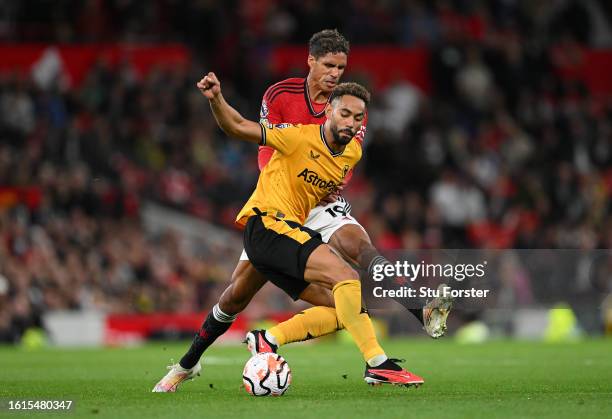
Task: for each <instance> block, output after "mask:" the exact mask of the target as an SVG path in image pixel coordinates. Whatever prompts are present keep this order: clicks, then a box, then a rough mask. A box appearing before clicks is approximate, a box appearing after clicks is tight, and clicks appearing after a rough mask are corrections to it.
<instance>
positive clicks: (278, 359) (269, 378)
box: [242, 352, 291, 396]
mask: <svg viewBox="0 0 612 419" xmlns="http://www.w3.org/2000/svg"><path fill="white" fill-rule="evenodd" d="M242 382H243V383H244V388H245V389H246V391H247V393H249V394H252V395H253V396H282V395H283V394H284V393H285V391H287V389H288V388H289V385H290V384H291V369H290V368H289V364H287V361H285V359H284V358H283V357H282V356H280V355H279V354H275V353H272V352H267V353H261V354H257V355H255V356H253V357H251V359H249V360H248V361H247V363H246V365H245V366H244V370H243V371H242Z"/></svg>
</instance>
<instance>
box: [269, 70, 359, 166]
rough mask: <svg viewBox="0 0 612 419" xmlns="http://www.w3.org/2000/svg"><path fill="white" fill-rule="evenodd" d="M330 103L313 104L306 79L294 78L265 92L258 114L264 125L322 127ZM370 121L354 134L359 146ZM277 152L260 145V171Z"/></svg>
mask: <svg viewBox="0 0 612 419" xmlns="http://www.w3.org/2000/svg"><path fill="white" fill-rule="evenodd" d="M326 105H327V103H314V102H313V101H312V100H311V98H310V96H309V94H308V86H307V84H306V78H291V79H286V80H283V81H280V82H278V83H276V84H273V85H272V86H270V87H269V88H268V90H266V93H264V97H263V99H262V101H261V110H260V113H259V118H260V122H261V123H263V124H284V123H286V124H293V125H297V124H303V125H308V124H319V125H321V124H323V123H324V122H325V120H326V117H325V106H326ZM366 122H367V119H366V120H364V121H363V124H362V126H361V129H360V130H359V131H358V132H357V134H356V135H355V139H356V140H357V141H358V143H359V144H361V143H363V139H364V137H365V132H366ZM273 153H274V149H273V148H271V147H268V146H260V147H259V154H258V159H257V160H258V163H259V170H263V168H264V166H265V165H266V164H267V163H268V161H270V158H271V157H272V154H273Z"/></svg>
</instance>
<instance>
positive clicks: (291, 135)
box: [259, 123, 302, 154]
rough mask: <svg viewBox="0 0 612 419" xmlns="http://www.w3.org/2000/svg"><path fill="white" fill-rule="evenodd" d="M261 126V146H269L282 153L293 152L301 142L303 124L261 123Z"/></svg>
mask: <svg viewBox="0 0 612 419" xmlns="http://www.w3.org/2000/svg"><path fill="white" fill-rule="evenodd" d="M259 125H260V126H261V143H260V144H259V145H261V146H268V147H271V148H272V149H274V150H276V151H278V152H279V153H282V154H291V153H293V152H294V151H295V149H296V148H297V146H298V144H300V141H299V140H300V136H301V133H302V125H291V124H276V125H273V124H262V123H260V124H259Z"/></svg>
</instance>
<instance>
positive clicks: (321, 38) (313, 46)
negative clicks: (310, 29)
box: [308, 29, 350, 58]
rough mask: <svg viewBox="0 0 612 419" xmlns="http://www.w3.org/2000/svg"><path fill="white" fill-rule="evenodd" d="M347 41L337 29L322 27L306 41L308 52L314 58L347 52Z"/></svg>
mask: <svg viewBox="0 0 612 419" xmlns="http://www.w3.org/2000/svg"><path fill="white" fill-rule="evenodd" d="M349 49H350V46H349V42H348V41H347V40H346V38H345V37H344V36H342V34H341V33H340V32H338V30H337V29H324V30H322V31H320V32H317V33H315V34H314V35H312V37H311V38H310V41H309V42H308V53H309V54H310V55H312V56H313V57H315V58H320V57H322V56H324V55H326V54H329V53H332V54H338V53H341V52H343V53H345V54H346V55H348V53H349Z"/></svg>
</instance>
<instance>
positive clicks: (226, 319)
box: [212, 304, 236, 323]
mask: <svg viewBox="0 0 612 419" xmlns="http://www.w3.org/2000/svg"><path fill="white" fill-rule="evenodd" d="M212 312H213V317H214V318H215V320H217V321H220V322H221V323H232V322H233V321H234V320H236V314H234V315H229V314H225V313H224V312H223V311H222V310H221V309H220V308H219V304H215V306H214V307H213V309H212Z"/></svg>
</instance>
